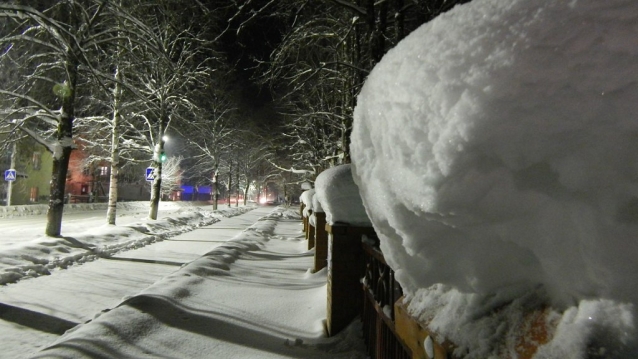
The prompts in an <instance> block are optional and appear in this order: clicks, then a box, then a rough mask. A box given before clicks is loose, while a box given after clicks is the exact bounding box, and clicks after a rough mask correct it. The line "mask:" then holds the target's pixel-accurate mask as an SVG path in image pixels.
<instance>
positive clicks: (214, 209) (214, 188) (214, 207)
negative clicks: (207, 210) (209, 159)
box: [212, 166, 219, 211]
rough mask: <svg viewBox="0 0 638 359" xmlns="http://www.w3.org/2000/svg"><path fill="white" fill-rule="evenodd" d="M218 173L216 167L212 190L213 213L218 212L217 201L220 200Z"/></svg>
mask: <svg viewBox="0 0 638 359" xmlns="http://www.w3.org/2000/svg"><path fill="white" fill-rule="evenodd" d="M218 176H219V175H218V173H217V166H215V171H214V172H213V188H212V192H213V211H216V210H217V200H218V199H219V198H218V196H217V183H218V180H219V177H218Z"/></svg>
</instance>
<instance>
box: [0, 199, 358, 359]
mask: <svg viewBox="0 0 638 359" xmlns="http://www.w3.org/2000/svg"><path fill="white" fill-rule="evenodd" d="M203 211H204V210H202V209H201V208H200V209H195V208H190V209H189V210H187V211H185V210H180V211H176V212H175V213H174V215H164V216H163V218H160V219H159V220H158V221H155V222H156V223H155V225H156V226H153V228H155V229H157V228H161V230H162V231H163V233H164V234H167V233H171V232H172V233H173V234H175V233H178V232H183V233H181V234H177V235H174V236H171V237H170V238H169V237H168V236H166V235H164V236H162V237H161V238H156V239H155V240H154V241H153V243H151V244H148V245H146V246H140V247H139V248H136V249H132V250H125V251H124V250H120V251H119V252H117V253H114V254H112V255H111V256H110V257H108V258H110V259H108V258H107V257H106V256H104V257H103V258H99V259H97V260H94V261H90V262H86V263H85V264H82V265H72V266H70V267H68V269H65V270H61V269H51V270H50V271H51V275H48V276H40V277H38V278H22V280H20V281H19V282H17V283H15V284H8V285H7V286H5V287H0V314H2V316H1V317H2V318H4V317H6V316H7V313H11V311H12V310H13V311H14V312H15V313H14V316H13V317H12V318H9V319H8V320H4V321H2V320H0V332H2V331H3V330H4V331H5V332H3V333H2V334H3V345H2V347H3V348H2V350H0V358H20V357H32V356H34V355H35V357H43V358H44V357H64V358H73V357H100V358H140V357H149V358H159V357H162V358H209V357H219V358H222V357H223V358H333V357H334V358H365V357H366V355H365V354H364V348H363V343H362V341H361V332H360V328H359V327H358V324H357V323H354V324H353V325H352V326H351V327H350V328H348V329H347V330H346V331H344V332H343V333H342V334H341V335H339V336H337V337H334V338H326V337H325V334H324V324H323V321H324V318H325V316H326V274H325V272H318V273H314V274H310V272H309V268H310V267H311V266H312V256H313V252H312V251H308V250H307V249H306V247H307V243H306V242H305V240H304V237H303V233H302V232H301V228H302V226H301V223H300V218H299V214H298V208H291V209H286V208H283V207H277V208H275V207H257V208H256V209H254V210H252V211H250V212H247V213H245V214H241V215H237V216H234V217H232V218H222V219H221V221H218V220H217V218H219V217H221V214H204V213H202V212H203ZM231 211H233V212H235V211H236V210H235V209H231ZM192 212H196V213H199V214H198V215H193V213H192ZM180 218H181V219H180ZM202 218H209V220H207V221H206V223H205V224H202V222H201V221H202ZM210 219H212V220H210ZM125 221H126V220H123V222H125ZM189 221H190V222H191V225H192V226H191V228H190V229H193V227H194V226H197V229H195V230H191V231H185V228H184V226H185V225H186V224H187V223H189ZM149 222H151V221H146V220H144V221H141V222H140V221H137V223H138V224H135V225H134V224H126V225H123V227H129V226H133V227H145V228H149V227H148V226H149ZM78 226H79V225H78ZM117 227H119V226H117ZM117 227H115V228H114V227H113V226H108V227H107V228H98V230H97V231H96V232H95V233H94V234H93V236H92V237H89V234H88V233H90V232H91V229H90V228H84V230H85V232H86V233H85V235H83V236H81V237H80V238H82V239H83V240H88V239H91V240H94V239H95V238H96V237H100V238H102V237H105V235H107V234H108V233H110V232H109V229H110V230H116V228H117ZM246 227H249V228H247V229H246V230H244V231H242V230H241V229H242V228H246ZM63 232H64V230H63ZM116 233H119V232H117V231H116ZM97 234H99V235H97ZM230 234H233V236H230ZM113 237H114V238H115V237H117V236H116V235H114V236H113ZM108 242H109V240H104V239H102V240H99V241H95V240H94V241H93V242H92V243H93V245H94V246H99V245H101V243H108ZM125 242H126V240H125ZM145 243H147V242H144V241H142V242H139V243H138V245H141V244H145ZM85 251H86V249H85ZM55 268H57V267H55ZM154 276H155V278H161V279H160V280H158V281H155V280H152V279H151V278H153V277H154ZM43 292H45V294H43ZM43 295H44V296H48V297H53V298H54V299H56V301H57V304H56V305H51V304H49V303H48V298H46V299H42V298H43ZM7 303H8V304H7ZM20 315H22V316H23V317H22V318H19V316H20ZM16 317H18V318H16ZM36 322H37V323H36ZM84 322H86V324H82V325H79V326H76V325H77V324H79V323H84ZM18 326H19V327H20V330H21V331H15V329H16V328H15V327H18ZM72 327H74V328H73V329H72V330H70V331H68V332H67V333H66V334H64V335H63V336H62V337H60V338H59V339H58V340H57V341H56V342H55V344H52V343H53V341H54V340H55V339H56V338H57V337H58V336H59V335H60V334H62V333H63V332H64V331H66V330H68V329H69V328H72ZM3 328H4V329H3ZM9 332H10V333H9ZM7 333H8V334H11V335H6V334H7ZM27 339H29V340H38V341H39V342H37V343H38V344H37V348H32V347H31V348H30V347H27V346H26V345H27V344H25V343H20V342H21V341H23V342H27ZM5 343H11V345H8V344H5ZM44 347H48V348H47V349H45V350H44V351H42V352H38V353H36V350H37V349H39V348H44Z"/></svg>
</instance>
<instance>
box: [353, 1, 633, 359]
mask: <svg viewBox="0 0 638 359" xmlns="http://www.w3.org/2000/svg"><path fill="white" fill-rule="evenodd" d="M636 24H638V2H636V1H633V0H614V1H598V0H574V1H559V0H543V1H541V0H512V1H500V0H474V1H472V2H470V3H468V4H466V5H463V6H457V7H456V8H455V9H453V10H452V11H450V12H448V13H446V14H444V15H441V16H440V17H438V18H437V19H435V20H434V21H432V22H430V23H428V24H426V25H424V26H422V27H421V28H419V29H418V30H416V31H415V32H414V33H412V34H411V35H410V36H408V37H407V38H406V39H405V40H404V41H402V42H401V43H400V44H398V45H397V46H396V48H394V49H393V50H391V51H390V52H389V53H388V54H387V55H386V56H385V57H384V58H383V60H382V61H381V62H380V63H379V64H378V65H377V66H376V68H375V69H374V70H373V71H372V73H371V74H370V76H369V78H368V80H367V81H366V84H365V86H364V88H363V89H362V92H361V94H360V96H359V99H358V106H357V108H356V109H355V113H354V117H355V122H354V128H353V132H352V143H351V153H352V160H353V167H354V171H353V172H354V174H353V175H354V177H355V181H356V182H357V184H358V185H359V186H360V189H361V194H362V197H363V201H364V204H365V206H366V209H367V210H368V213H369V215H370V217H371V219H372V222H373V224H374V227H375V229H376V230H377V232H378V234H379V235H380V237H381V240H382V242H381V248H382V250H383V252H384V254H385V256H386V259H387V261H388V263H389V264H390V265H391V266H392V267H393V268H394V270H395V271H396V277H397V279H398V280H399V281H400V283H401V284H402V285H403V287H404V289H405V290H406V292H407V293H408V295H412V296H414V295H415V294H416V292H417V291H418V290H419V289H420V288H421V289H423V288H428V287H430V286H432V285H434V284H436V283H443V284H445V285H447V286H450V287H452V288H455V290H459V291H460V292H461V293H466V294H477V295H483V296H488V295H490V294H492V293H503V290H504V289H506V288H519V289H520V288H528V289H530V290H531V289H532V288H535V286H537V285H539V284H540V285H542V287H543V288H545V290H546V291H547V292H548V295H549V301H550V302H551V303H553V304H554V305H555V308H567V307H569V306H576V305H580V306H582V304H583V303H584V302H583V301H585V300H598V299H599V298H600V300H609V301H612V302H613V303H616V305H617V308H621V307H622V308H624V309H626V310H629V311H634V310H635V304H636V303H638V276H636V275H635V273H638V261H637V260H636V257H637V256H638V240H636V238H638V183H637V179H638V161H636V154H637V153H638V140H637V139H638V121H637V120H636V119H637V118H638V101H636V99H637V98H638V81H636V74H638V62H637V61H636V58H637V55H638V36H636V34H637V33H638V28H637V25H636ZM579 303H580V304H579ZM622 303H627V305H628V307H624V304H622ZM572 308H576V307H572ZM628 308H629V309H628ZM570 310H572V309H570ZM603 312H609V310H606V311H603ZM619 312H620V311H619ZM567 315H568V313H567V312H566V313H565V315H564V316H563V318H564V319H565V318H567V317H566V316H567ZM621 317H622V315H621ZM597 319H598V318H595V319H594V320H597ZM565 320H567V319H565ZM631 322H632V324H627V323H628V322H627V321H626V320H625V321H623V324H622V326H623V328H624V329H628V330H633V320H632V321H631ZM598 323H599V325H601V326H604V325H608V324H609V323H607V322H602V321H601V322H598ZM625 324H627V325H625ZM561 325H562V324H561ZM619 325H620V324H619ZM634 334H635V332H634ZM574 340H575V339H574ZM562 347H563V348H565V346H562ZM539 355H540V354H539ZM558 357H560V356H558Z"/></svg>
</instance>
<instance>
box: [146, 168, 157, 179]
mask: <svg viewBox="0 0 638 359" xmlns="http://www.w3.org/2000/svg"><path fill="white" fill-rule="evenodd" d="M154 169H155V168H153V167H148V168H146V180H147V181H153V180H155V177H153V170H154Z"/></svg>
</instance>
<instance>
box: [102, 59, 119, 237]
mask: <svg viewBox="0 0 638 359" xmlns="http://www.w3.org/2000/svg"><path fill="white" fill-rule="evenodd" d="M121 80H122V75H121V73H120V70H119V68H116V69H115V88H114V89H113V121H112V126H113V130H112V134H111V176H110V181H109V205H108V210H107V212H106V220H107V223H108V224H115V218H116V214H117V183H118V175H119V172H120V120H121V114H120V101H121V97H122V88H121V86H120V81H121Z"/></svg>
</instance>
